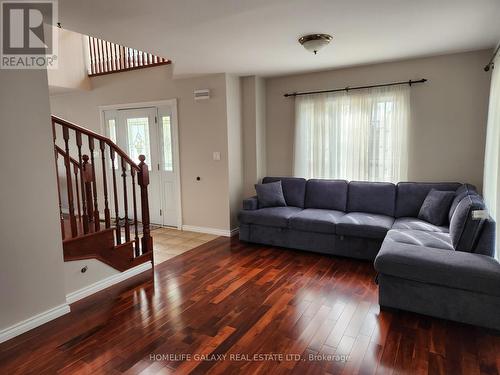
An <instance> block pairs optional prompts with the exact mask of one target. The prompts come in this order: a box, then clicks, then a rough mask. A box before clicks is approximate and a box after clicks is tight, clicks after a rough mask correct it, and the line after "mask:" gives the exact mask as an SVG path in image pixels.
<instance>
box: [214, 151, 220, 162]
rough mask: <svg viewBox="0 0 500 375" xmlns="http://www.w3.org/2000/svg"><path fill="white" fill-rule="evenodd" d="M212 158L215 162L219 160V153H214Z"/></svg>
mask: <svg viewBox="0 0 500 375" xmlns="http://www.w3.org/2000/svg"><path fill="white" fill-rule="evenodd" d="M213 158H214V160H216V161H219V160H220V152H219V151H214V154H213Z"/></svg>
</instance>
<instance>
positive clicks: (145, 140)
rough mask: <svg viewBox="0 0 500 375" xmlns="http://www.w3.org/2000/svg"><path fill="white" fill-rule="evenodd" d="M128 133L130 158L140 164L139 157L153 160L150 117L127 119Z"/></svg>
mask: <svg viewBox="0 0 500 375" xmlns="http://www.w3.org/2000/svg"><path fill="white" fill-rule="evenodd" d="M127 131H128V134H127V135H128V146H129V147H128V148H129V155H130V158H131V159H132V160H134V161H135V162H136V163H139V162H140V161H139V155H144V156H146V160H151V153H150V149H151V148H150V145H149V119H148V117H137V118H132V117H131V118H127ZM150 168H151V167H150Z"/></svg>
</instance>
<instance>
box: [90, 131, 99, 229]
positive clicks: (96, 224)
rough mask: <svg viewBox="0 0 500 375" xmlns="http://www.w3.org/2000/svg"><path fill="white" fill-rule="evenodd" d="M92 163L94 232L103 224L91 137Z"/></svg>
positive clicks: (92, 139)
mask: <svg viewBox="0 0 500 375" xmlns="http://www.w3.org/2000/svg"><path fill="white" fill-rule="evenodd" d="M89 150H90V163H91V169H92V198H93V200H94V230H95V231H96V232H99V231H100V230H101V222H100V216H99V207H98V206H99V205H98V203H97V181H96V178H95V161H94V138H93V137H89Z"/></svg>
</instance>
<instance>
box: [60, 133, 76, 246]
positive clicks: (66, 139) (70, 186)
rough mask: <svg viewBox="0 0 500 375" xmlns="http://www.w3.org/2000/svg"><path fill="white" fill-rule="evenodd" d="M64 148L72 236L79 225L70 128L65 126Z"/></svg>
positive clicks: (74, 235)
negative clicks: (77, 221) (75, 201)
mask: <svg viewBox="0 0 500 375" xmlns="http://www.w3.org/2000/svg"><path fill="white" fill-rule="evenodd" d="M63 139H64V149H65V152H66V155H65V156H64V168H65V170H66V189H67V190H68V192H67V194H68V210H69V223H70V228H71V237H76V236H78V227H77V225H76V217H75V205H74V202H73V200H74V197H73V183H72V174H71V162H70V157H69V129H68V128H63Z"/></svg>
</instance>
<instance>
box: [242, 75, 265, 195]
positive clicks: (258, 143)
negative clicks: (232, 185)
mask: <svg viewBox="0 0 500 375" xmlns="http://www.w3.org/2000/svg"><path fill="white" fill-rule="evenodd" d="M265 87H266V86H265V80H264V79H263V78H261V77H256V76H249V77H244V78H242V114H243V140H244V150H243V151H244V173H243V175H244V183H243V185H244V196H245V197H248V196H251V195H254V194H255V189H254V184H256V183H258V182H259V180H260V179H262V177H264V176H265V175H266V100H265V99H266V91H265Z"/></svg>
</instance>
